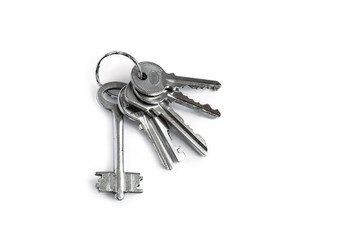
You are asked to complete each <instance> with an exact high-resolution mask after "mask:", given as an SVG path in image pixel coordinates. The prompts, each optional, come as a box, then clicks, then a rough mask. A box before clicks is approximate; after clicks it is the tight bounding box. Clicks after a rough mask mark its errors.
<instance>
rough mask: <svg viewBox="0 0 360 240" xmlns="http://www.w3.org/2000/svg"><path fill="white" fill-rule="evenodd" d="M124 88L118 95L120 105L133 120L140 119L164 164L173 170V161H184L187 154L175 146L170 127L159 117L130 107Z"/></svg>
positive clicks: (124, 112)
mask: <svg viewBox="0 0 360 240" xmlns="http://www.w3.org/2000/svg"><path fill="white" fill-rule="evenodd" d="M124 90H125V88H123V89H122V90H121V91H120V93H119V97H118V106H119V109H120V110H121V112H122V113H123V114H124V115H125V116H127V117H128V118H129V119H131V120H133V121H138V122H139V123H140V124H139V126H140V127H141V129H142V130H144V131H145V132H146V133H147V134H148V136H149V138H150V139H151V141H152V143H153V145H154V147H155V150H156V152H157V153H158V156H159V158H160V161H161V163H162V165H163V166H164V167H165V168H167V169H168V170H171V169H172V168H173V166H172V162H173V161H174V160H176V161H178V162H179V161H182V160H184V159H185V154H184V152H182V151H181V150H180V147H175V146H174V144H173V142H172V140H171V138H170V135H169V129H168V127H167V126H165V124H164V123H163V122H162V121H161V120H160V119H159V118H158V117H152V118H150V117H149V116H148V115H146V114H144V112H142V111H141V110H137V109H135V108H132V107H130V105H129V104H128V103H127V102H126V101H125V98H124V93H125V91H124Z"/></svg>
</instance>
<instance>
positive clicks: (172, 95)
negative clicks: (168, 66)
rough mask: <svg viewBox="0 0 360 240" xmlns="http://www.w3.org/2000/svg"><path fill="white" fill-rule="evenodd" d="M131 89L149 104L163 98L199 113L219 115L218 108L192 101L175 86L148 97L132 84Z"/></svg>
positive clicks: (212, 115) (211, 115) (158, 101)
mask: <svg viewBox="0 0 360 240" xmlns="http://www.w3.org/2000/svg"><path fill="white" fill-rule="evenodd" d="M133 90H134V93H135V95H136V96H137V97H138V98H139V99H141V100H142V101H144V102H146V103H149V104H157V103H160V102H161V101H163V100H167V101H169V102H175V103H177V104H180V105H183V106H185V107H188V108H191V109H194V110H197V111H199V112H201V113H205V114H206V115H208V116H210V117H214V118H217V117H220V116H221V113H220V111H219V110H218V109H213V108H212V107H211V106H210V105H209V104H201V103H199V102H196V101H194V100H193V99H191V98H189V97H188V96H186V95H184V94H183V93H182V92H181V91H179V89H177V88H174V89H172V88H169V89H166V90H165V91H164V92H163V93H161V94H160V95H158V96H153V97H149V96H146V95H144V94H141V93H140V92H138V91H137V90H136V88H135V87H134V86H133Z"/></svg>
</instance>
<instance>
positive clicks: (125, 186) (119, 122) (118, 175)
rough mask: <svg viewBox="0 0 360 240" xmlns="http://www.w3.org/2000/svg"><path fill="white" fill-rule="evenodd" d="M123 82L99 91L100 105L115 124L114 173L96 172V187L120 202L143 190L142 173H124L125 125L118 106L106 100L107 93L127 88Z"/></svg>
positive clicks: (109, 84) (107, 84)
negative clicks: (127, 196) (106, 110)
mask: <svg viewBox="0 0 360 240" xmlns="http://www.w3.org/2000/svg"><path fill="white" fill-rule="evenodd" d="M125 85H126V84H125V83H121V82H109V83H106V84H104V85H102V87H101V88H100V89H99V90H98V93H97V99H98V101H99V103H100V104H101V105H102V106H103V107H104V108H106V109H108V110H110V111H111V112H112V115H113V124H114V128H113V129H114V136H113V137H114V156H113V157H114V171H112V172H96V173H95V175H96V176H100V179H99V182H98V183H97V184H96V187H97V188H98V189H99V191H101V192H114V193H115V197H116V198H117V199H118V200H122V199H123V198H124V197H125V193H127V192H133V193H141V192H142V189H138V187H139V185H140V181H141V180H142V176H140V173H132V172H125V171H124V151H123V149H124V135H123V134H124V123H123V115H122V113H121V112H120V110H119V108H118V105H117V104H116V103H113V102H111V101H109V100H107V99H105V93H106V92H107V91H109V90H112V89H121V88H123V87H124V86H125Z"/></svg>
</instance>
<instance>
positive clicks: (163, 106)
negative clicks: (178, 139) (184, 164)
mask: <svg viewBox="0 0 360 240" xmlns="http://www.w3.org/2000/svg"><path fill="white" fill-rule="evenodd" d="M154 111H156V112H157V113H158V115H159V116H160V117H162V118H163V120H164V121H166V122H167V123H169V124H170V125H171V126H173V127H174V128H175V129H176V130H177V131H178V132H179V133H180V134H181V135H182V136H183V137H184V138H185V139H186V140H187V141H188V142H189V143H190V144H191V145H192V146H193V147H194V149H195V150H196V151H197V152H198V153H199V154H201V155H204V156H206V155H207V146H206V143H205V140H204V139H203V138H202V137H201V136H200V135H199V134H196V133H194V131H193V130H192V129H191V128H190V127H189V126H188V125H186V124H185V122H184V120H183V119H182V118H181V117H180V116H179V115H178V114H177V113H176V112H175V111H174V110H173V109H172V108H171V107H170V106H169V104H168V102H166V101H164V102H162V103H160V104H159V107H158V108H156V109H154Z"/></svg>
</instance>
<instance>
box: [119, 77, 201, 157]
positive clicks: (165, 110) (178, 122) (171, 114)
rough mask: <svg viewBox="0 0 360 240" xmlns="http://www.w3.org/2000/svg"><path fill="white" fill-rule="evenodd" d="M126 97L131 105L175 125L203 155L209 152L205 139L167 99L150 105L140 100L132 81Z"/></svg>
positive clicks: (126, 91)
mask: <svg viewBox="0 0 360 240" xmlns="http://www.w3.org/2000/svg"><path fill="white" fill-rule="evenodd" d="M124 91H125V93H124V96H123V97H124V98H125V101H126V102H128V103H129V104H130V105H131V106H133V107H135V108H137V109H139V110H142V111H143V112H144V113H146V114H148V115H149V116H152V115H155V116H159V117H160V118H162V119H163V120H164V121H165V122H167V123H169V124H170V125H171V126H173V127H174V128H175V129H176V130H178V132H179V133H180V134H181V135H182V136H183V137H184V138H185V139H186V140H187V141H188V142H189V143H190V144H191V145H192V146H193V147H194V148H195V150H197V151H198V152H199V153H200V154H201V155H206V154H207V146H206V143H205V140H204V139H203V138H202V137H201V136H200V135H199V134H196V133H194V131H193V130H192V129H191V128H190V127H189V126H187V125H186V124H185V123H184V120H183V119H182V118H181V117H180V116H179V115H178V114H177V113H176V112H175V111H174V110H173V109H172V108H171V107H170V106H169V103H168V102H167V101H162V102H160V103H158V104H154V105H150V104H147V103H144V102H142V101H140V100H139V99H138V98H137V97H136V96H135V94H134V92H133V89H132V83H131V82H130V83H129V84H128V85H127V86H126V87H125V90H124Z"/></svg>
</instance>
